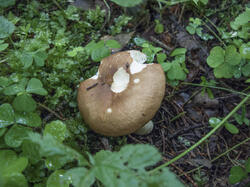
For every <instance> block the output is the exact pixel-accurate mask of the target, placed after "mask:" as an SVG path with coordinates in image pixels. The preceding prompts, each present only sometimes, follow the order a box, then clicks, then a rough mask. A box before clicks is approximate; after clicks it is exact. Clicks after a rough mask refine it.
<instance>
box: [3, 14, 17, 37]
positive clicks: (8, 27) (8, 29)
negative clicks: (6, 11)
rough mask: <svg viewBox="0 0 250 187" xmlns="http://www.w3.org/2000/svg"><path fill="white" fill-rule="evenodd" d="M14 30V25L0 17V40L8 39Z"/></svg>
mask: <svg viewBox="0 0 250 187" xmlns="http://www.w3.org/2000/svg"><path fill="white" fill-rule="evenodd" d="M14 30H15V26H14V24H13V23H11V22H9V21H8V20H7V19H6V18H5V17H3V16H0V38H7V37H9V36H10V35H11V34H12V33H13V32H14Z"/></svg>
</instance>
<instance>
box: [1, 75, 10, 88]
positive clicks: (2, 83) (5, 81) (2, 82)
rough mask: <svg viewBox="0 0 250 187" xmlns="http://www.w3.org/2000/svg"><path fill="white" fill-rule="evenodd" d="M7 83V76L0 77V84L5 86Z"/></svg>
mask: <svg viewBox="0 0 250 187" xmlns="http://www.w3.org/2000/svg"><path fill="white" fill-rule="evenodd" d="M8 85H9V79H8V78H7V77H0V86H2V87H6V86H8Z"/></svg>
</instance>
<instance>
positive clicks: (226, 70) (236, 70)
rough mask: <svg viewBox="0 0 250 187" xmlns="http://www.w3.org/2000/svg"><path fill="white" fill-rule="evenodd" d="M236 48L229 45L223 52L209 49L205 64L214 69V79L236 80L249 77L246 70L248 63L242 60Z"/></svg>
mask: <svg viewBox="0 0 250 187" xmlns="http://www.w3.org/2000/svg"><path fill="white" fill-rule="evenodd" d="M244 57H245V56H244V55H243V56H242V55H241V54H240V53H239V52H238V51H237V48H236V47H235V46H233V45H229V46H227V47H226V49H225V50H224V49H223V48H221V47H219V46H216V47H214V48H212V49H211V51H210V55H209V56H208V58H207V64H208V65H209V66H210V67H212V68H214V75H215V77H216V78H232V77H233V76H234V77H236V78H239V77H241V75H242V74H243V75H244V76H246V77H247V76H249V75H250V72H249V71H250V70H249V69H248V68H247V67H248V66H249V62H248V61H245V60H244Z"/></svg>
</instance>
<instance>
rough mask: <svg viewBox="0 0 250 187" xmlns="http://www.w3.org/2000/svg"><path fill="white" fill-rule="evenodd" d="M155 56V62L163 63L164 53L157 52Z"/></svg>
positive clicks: (165, 57) (165, 56)
mask: <svg viewBox="0 0 250 187" xmlns="http://www.w3.org/2000/svg"><path fill="white" fill-rule="evenodd" d="M156 58H157V62H158V63H159V64H160V63H163V62H164V61H165V60H166V59H167V55H166V54H165V53H158V54H157V55H156Z"/></svg>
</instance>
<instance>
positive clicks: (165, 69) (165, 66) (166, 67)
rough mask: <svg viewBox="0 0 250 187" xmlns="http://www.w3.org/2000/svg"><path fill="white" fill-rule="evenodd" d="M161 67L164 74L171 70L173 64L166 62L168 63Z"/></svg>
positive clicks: (162, 64)
mask: <svg viewBox="0 0 250 187" xmlns="http://www.w3.org/2000/svg"><path fill="white" fill-rule="evenodd" d="M161 67H162V69H163V71H164V72H167V71H168V70H169V69H170V68H171V63H169V62H166V63H161Z"/></svg>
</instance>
